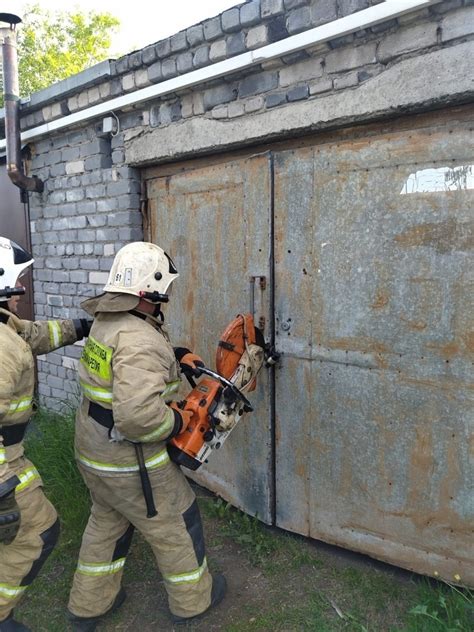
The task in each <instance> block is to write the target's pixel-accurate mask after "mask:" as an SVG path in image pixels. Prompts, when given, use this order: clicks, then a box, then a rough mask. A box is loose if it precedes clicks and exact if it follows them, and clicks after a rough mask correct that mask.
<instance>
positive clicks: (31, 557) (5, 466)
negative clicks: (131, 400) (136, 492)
mask: <svg viewBox="0 0 474 632" xmlns="http://www.w3.org/2000/svg"><path fill="white" fill-rule="evenodd" d="M32 263H33V259H32V258H31V256H30V255H29V254H28V253H27V252H26V251H25V250H24V249H23V248H21V247H20V246H18V245H17V244H15V243H14V242H12V241H10V240H9V239H5V238H3V237H0V632H21V631H25V630H28V628H27V627H26V626H24V625H22V624H21V623H19V622H17V621H15V620H14V619H13V608H14V607H15V606H16V605H17V604H18V602H19V601H20V599H21V596H22V595H23V593H24V591H25V590H26V588H27V587H28V586H29V585H30V584H31V582H32V581H33V579H34V578H35V577H36V575H37V574H38V572H39V570H40V569H41V566H42V565H43V563H44V562H45V560H46V558H47V557H48V555H49V554H50V553H51V551H52V550H53V548H54V545H55V543H56V541H57V538H58V534H59V523H58V520H57V514H56V511H55V509H54V507H53V506H52V504H51V503H50V502H49V501H48V500H47V499H46V497H45V496H44V494H43V491H42V489H41V488H42V482H41V478H40V475H39V474H38V471H37V470H36V468H35V467H34V465H33V464H32V463H31V462H30V461H28V459H26V458H25V456H24V455H23V436H24V434H25V430H26V427H27V424H28V421H29V419H30V416H31V414H32V411H33V392H34V386H35V371H34V359H33V356H34V355H38V354H43V353H47V352H48V351H52V350H53V349H57V348H59V347H62V346H64V345H67V344H71V343H73V342H75V341H76V340H79V339H80V338H82V337H83V334H84V333H87V331H86V329H87V323H86V321H79V320H78V321H72V320H49V321H44V322H41V321H36V322H30V321H26V320H21V319H20V318H18V317H17V316H16V311H17V302H18V297H19V296H20V295H21V294H24V292H25V288H23V286H22V285H20V283H19V282H18V281H17V279H18V278H19V277H20V275H21V274H22V273H23V272H24V270H25V269H26V268H27V267H28V266H30V265H31V264H32Z"/></svg>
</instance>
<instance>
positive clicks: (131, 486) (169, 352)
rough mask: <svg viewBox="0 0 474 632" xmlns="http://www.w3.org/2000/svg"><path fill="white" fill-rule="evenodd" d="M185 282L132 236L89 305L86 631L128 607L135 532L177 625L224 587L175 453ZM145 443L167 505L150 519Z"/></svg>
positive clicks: (79, 626)
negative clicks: (179, 315)
mask: <svg viewBox="0 0 474 632" xmlns="http://www.w3.org/2000/svg"><path fill="white" fill-rule="evenodd" d="M177 277H178V274H177V271H176V269H175V267H174V264H173V262H172V261H171V259H170V258H169V257H168V255H167V254H166V253H165V252H164V251H163V250H162V249H161V248H159V247H158V246H156V245H154V244H149V243H143V242H135V243H131V244H128V245H127V246H124V247H123V248H122V249H121V250H120V251H119V252H118V253H117V255H116V257H115V260H114V263H113V266H112V270H111V272H110V276H109V280H108V283H107V285H106V286H105V288H104V289H105V293H104V294H102V295H100V296H98V297H97V298H93V299H89V300H87V301H85V302H84V303H83V304H82V307H83V308H84V309H85V310H86V311H87V312H89V313H90V314H91V315H93V316H94V322H93V325H92V329H91V333H90V336H89V339H88V341H87V344H86V346H85V348H84V352H83V355H82V358H81V361H80V364H79V380H80V384H81V388H82V392H83V400H82V404H81V407H80V409H79V411H78V414H77V419H76V440H75V448H76V458H77V461H78V466H79V469H80V471H81V474H82V476H83V478H84V480H85V482H86V484H87V486H88V488H89V490H90V494H91V499H92V509H91V516H90V518H89V522H88V525H87V527H86V530H85V533H84V536H83V540H82V546H81V550H80V553H79V561H78V565H77V570H76V573H75V576H74V582H73V586H72V590H71V595H70V601H69V606H68V609H69V615H70V616H69V618H70V620H71V621H72V623H73V628H74V630H77V631H79V630H81V631H90V630H94V629H95V627H96V625H97V622H98V620H99V618H100V617H101V616H102V615H104V614H105V613H107V612H109V611H111V610H113V609H115V608H116V607H118V606H119V605H120V604H121V603H122V601H123V599H124V597H125V595H124V592H123V589H121V587H120V586H121V579H122V573H123V567H124V564H125V560H126V556H127V552H128V549H129V546H130V543H131V539H132V535H133V532H134V529H138V530H139V531H140V532H141V533H142V535H143V536H144V537H145V539H146V540H147V542H148V543H149V544H150V546H151V548H152V550H153V553H154V555H155V557H156V561H157V564H158V567H159V570H160V572H161V574H162V576H163V579H164V584H165V587H166V590H167V593H168V602H169V608H170V611H171V615H172V618H173V621H174V622H175V623H179V622H181V621H187V620H189V619H190V618H193V617H195V616H197V615H200V614H202V613H203V612H204V611H206V610H207V609H208V608H209V607H210V606H212V605H215V604H217V603H218V602H219V601H220V600H221V599H222V598H223V596H224V593H225V579H224V577H223V576H222V575H217V576H215V577H214V578H212V577H211V575H210V573H209V571H208V568H207V561H206V557H205V550H204V538H203V531H202V524H201V518H200V514H199V509H198V506H197V502H196V499H195V496H194V493H193V491H192V490H191V488H190V486H189V484H188V482H187V480H186V478H185V477H184V475H183V474H182V472H181V470H180V469H179V468H178V467H177V466H176V465H175V464H174V463H173V462H172V461H171V460H170V458H169V456H168V452H167V449H166V441H167V440H169V439H170V438H172V437H173V436H175V435H176V434H178V433H180V432H182V431H184V430H185V428H186V425H187V423H188V422H189V413H187V412H184V411H181V412H178V411H177V410H174V409H172V408H170V406H168V405H167V402H169V398H170V396H171V395H172V393H174V392H175V391H177V389H178V387H179V383H180V365H179V364H178V362H177V360H176V357H175V353H174V350H173V347H172V345H171V343H170V340H169V338H168V335H167V332H166V330H165V327H164V325H163V315H162V312H161V309H160V307H161V305H162V303H164V302H167V301H168V294H167V292H168V290H169V287H170V285H171V283H172V282H173V280H174V279H176V278H177ZM189 357H192V358H194V359H195V358H196V356H194V355H193V354H189ZM181 363H182V364H185V363H186V360H185V359H182V360H181ZM190 363H191V364H193V363H192V361H190ZM136 445H139V446H140V449H141V450H142V453H143V459H144V462H145V464H146V471H147V473H148V479H149V484H150V486H151V490H152V493H153V500H154V503H155V505H156V510H157V513H156V515H154V516H150V517H147V505H146V502H145V498H144V493H143V489H142V483H141V479H140V475H139V465H138V461H137V454H136Z"/></svg>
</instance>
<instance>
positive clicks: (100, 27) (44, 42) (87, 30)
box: [2, 4, 120, 101]
mask: <svg viewBox="0 0 474 632" xmlns="http://www.w3.org/2000/svg"><path fill="white" fill-rule="evenodd" d="M119 24H120V21H119V20H118V19H117V18H116V17H114V16H113V15H111V14H110V13H99V12H96V11H91V12H88V13H85V12H83V11H80V10H74V11H55V12H51V11H46V10H44V9H42V8H41V7H40V5H38V4H35V5H31V6H29V7H28V8H27V9H26V11H25V15H24V16H23V22H22V23H21V24H19V25H18V27H17V29H18V35H17V41H18V67H19V76H20V95H21V96H27V95H29V94H32V93H33V92H37V91H38V90H41V89H42V88H46V87H48V86H50V85H51V84H53V83H56V82H57V81H60V80H61V79H66V78H67V77H70V76H71V75H75V74H76V73H78V72H80V71H81V70H84V69H85V68H89V67H90V66H93V65H94V64H96V63H98V62H100V61H103V60H104V59H106V58H107V57H108V51H109V48H110V45H111V36H112V34H113V32H114V31H115V30H116V29H117V27H118V26H119ZM2 101H3V95H2Z"/></svg>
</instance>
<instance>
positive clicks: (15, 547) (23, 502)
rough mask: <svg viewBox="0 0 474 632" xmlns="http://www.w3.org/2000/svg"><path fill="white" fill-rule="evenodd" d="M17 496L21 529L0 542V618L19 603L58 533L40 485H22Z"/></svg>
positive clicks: (49, 551) (0, 619)
mask: <svg viewBox="0 0 474 632" xmlns="http://www.w3.org/2000/svg"><path fill="white" fill-rule="evenodd" d="M30 465H31V464H30ZM16 499H17V502H18V505H19V507H20V511H21V525H20V530H19V531H18V534H17V536H16V538H15V539H14V540H13V542H12V543H11V544H8V545H5V544H0V621H3V620H4V619H6V618H7V617H8V616H9V614H10V613H11V611H12V610H13V608H14V607H15V606H16V605H17V604H18V602H19V601H20V599H21V597H22V595H23V593H24V592H25V590H26V588H27V587H28V586H29V585H30V584H31V582H32V581H33V580H34V578H35V577H36V575H37V574H38V573H39V571H40V569H41V567H42V566H43V564H44V562H45V561H46V559H47V558H48V556H49V554H50V553H51V551H52V550H53V548H54V545H55V544H56V542H57V539H58V536H59V521H58V518H57V514H56V510H55V509H54V507H53V505H52V504H51V503H50V502H49V500H48V499H47V498H46V496H45V495H44V493H43V490H42V489H41V487H36V488H35V489H31V490H30V489H25V490H24V491H22V492H21V493H18V494H17V496H16Z"/></svg>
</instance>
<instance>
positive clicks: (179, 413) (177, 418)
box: [168, 402, 193, 439]
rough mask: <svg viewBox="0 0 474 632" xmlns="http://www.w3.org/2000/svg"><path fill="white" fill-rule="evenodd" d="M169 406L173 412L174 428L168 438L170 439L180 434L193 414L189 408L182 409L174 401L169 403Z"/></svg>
mask: <svg viewBox="0 0 474 632" xmlns="http://www.w3.org/2000/svg"><path fill="white" fill-rule="evenodd" d="M170 408H171V410H172V411H173V413H174V428H173V431H172V433H171V434H170V436H169V437H168V439H172V438H173V437H176V436H177V435H179V434H181V433H182V432H184V431H185V430H186V428H187V427H188V426H189V422H190V421H191V417H192V416H193V414H192V412H191V411H190V410H182V409H181V408H179V407H178V405H177V404H176V402H173V403H172V404H170Z"/></svg>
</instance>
